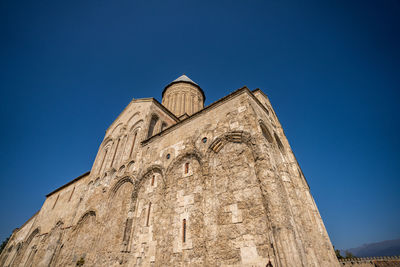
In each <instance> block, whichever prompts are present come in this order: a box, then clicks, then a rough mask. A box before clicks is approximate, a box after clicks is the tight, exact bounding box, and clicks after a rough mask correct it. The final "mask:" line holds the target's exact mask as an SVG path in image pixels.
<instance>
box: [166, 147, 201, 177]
mask: <svg viewBox="0 0 400 267" xmlns="http://www.w3.org/2000/svg"><path fill="white" fill-rule="evenodd" d="M187 158H194V159H195V160H196V161H197V162H198V163H199V164H200V170H201V172H202V173H201V175H204V174H206V173H207V169H206V168H207V166H208V164H207V161H205V160H204V158H205V157H204V156H203V155H202V153H201V152H200V151H199V150H197V149H196V148H192V149H190V150H186V151H185V152H183V153H182V154H181V155H179V156H178V157H176V158H175V159H174V160H173V161H172V162H171V163H170V164H169V166H168V168H167V170H166V171H165V176H166V177H167V176H168V175H170V174H171V172H172V170H174V169H175V168H176V167H178V166H179V165H181V164H182V163H183V162H184V161H185V160H186V159H187Z"/></svg>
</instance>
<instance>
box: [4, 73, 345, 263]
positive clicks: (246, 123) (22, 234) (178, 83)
mask: <svg viewBox="0 0 400 267" xmlns="http://www.w3.org/2000/svg"><path fill="white" fill-rule="evenodd" d="M204 100H205V94H204V91H203V90H202V89H201V88H200V86H199V85H198V84H196V83H195V82H193V81H192V80H191V79H189V78H188V77H187V76H185V75H183V76H181V77H179V78H178V79H176V80H174V81H173V82H171V83H170V84H168V85H167V86H166V87H165V88H164V90H163V92H162V103H159V102H158V101H157V100H155V99H154V98H143V99H133V100H132V101H131V102H130V103H129V104H128V106H127V107H126V108H125V109H124V110H123V111H122V113H121V114H120V115H119V116H118V117H117V118H116V120H115V121H114V122H113V123H112V124H111V125H110V126H109V128H108V129H107V130H106V133H105V136H104V140H103V141H102V143H101V144H100V146H99V150H98V153H97V156H96V158H95V160H94V163H93V166H92V168H91V170H90V171H89V172H87V173H84V174H82V175H81V176H79V177H77V178H75V179H73V180H72V181H71V182H69V183H67V184H65V185H63V186H61V187H60V188H58V189H56V190H54V191H53V192H51V193H49V194H48V195H47V196H46V200H45V202H44V204H43V206H42V208H41V209H40V210H39V211H38V212H37V213H36V214H35V215H34V216H33V217H32V218H30V219H29V220H28V221H27V222H26V223H25V224H24V225H22V226H21V227H20V228H17V229H16V230H14V232H13V234H12V236H11V238H10V241H9V242H8V244H7V246H6V247H5V249H4V250H3V252H2V254H1V255H0V266H107V267H108V266H260V267H261V266H268V267H271V266H273V267H285V266H293V267H299V266H321V267H329V266H339V262H338V260H337V258H336V256H335V253H334V250H333V248H332V244H331V242H330V240H329V237H328V234H327V231H326V229H325V226H324V224H323V222H322V219H321V217H320V214H319V212H318V209H317V206H316V204H315V202H314V200H313V197H312V196H311V194H310V189H309V186H308V184H307V181H306V179H305V177H304V175H303V173H302V171H301V168H300V167H299V164H298V162H297V160H296V158H295V156H294V154H293V152H292V150H291V148H290V145H289V142H288V140H287V139H286V137H285V134H284V131H283V129H282V126H281V124H280V123H279V120H278V118H277V116H276V114H275V112H274V110H273V108H272V106H271V103H270V101H269V99H268V97H267V96H266V95H265V94H264V93H263V92H262V91H261V90H260V89H255V90H249V89H248V88H247V87H243V88H240V89H238V90H236V91H234V92H232V93H231V94H229V95H227V96H225V97H223V98H221V99H219V100H218V101H216V102H214V103H212V104H210V105H209V106H207V107H204Z"/></svg>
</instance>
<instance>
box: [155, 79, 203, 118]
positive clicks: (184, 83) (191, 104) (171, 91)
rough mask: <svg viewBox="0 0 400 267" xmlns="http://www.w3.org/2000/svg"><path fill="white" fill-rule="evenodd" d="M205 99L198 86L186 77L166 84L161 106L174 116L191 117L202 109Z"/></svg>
mask: <svg viewBox="0 0 400 267" xmlns="http://www.w3.org/2000/svg"><path fill="white" fill-rule="evenodd" d="M205 99H206V97H205V95H204V92H203V90H202V89H201V88H200V86H199V85H198V84H197V83H195V82H194V81H192V80H191V79H190V78H189V77H187V76H186V75H182V76H180V77H179V78H177V79H176V80H174V81H173V82H171V83H170V84H168V85H167V86H166V87H165V88H164V91H163V93H162V104H163V106H165V107H166V108H168V109H169V110H170V111H171V112H172V113H174V115H175V116H177V117H180V116H182V115H184V114H185V113H186V114H187V115H189V116H190V115H192V114H194V113H196V112H197V111H199V110H201V109H203V107H204V100H205Z"/></svg>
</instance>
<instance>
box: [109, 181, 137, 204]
mask: <svg viewBox="0 0 400 267" xmlns="http://www.w3.org/2000/svg"><path fill="white" fill-rule="evenodd" d="M125 183H131V184H132V185H134V182H133V180H132V179H131V178H130V177H129V176H125V177H123V178H121V179H119V180H118V181H117V182H115V183H114V185H113V186H112V187H111V189H110V193H109V199H110V200H111V199H113V198H114V197H115V194H116V193H117V192H118V189H119V188H120V187H121V186H122V185H123V184H125Z"/></svg>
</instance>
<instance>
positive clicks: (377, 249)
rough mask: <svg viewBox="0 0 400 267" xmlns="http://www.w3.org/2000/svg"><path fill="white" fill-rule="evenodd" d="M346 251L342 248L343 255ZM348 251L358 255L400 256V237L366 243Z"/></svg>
mask: <svg viewBox="0 0 400 267" xmlns="http://www.w3.org/2000/svg"><path fill="white" fill-rule="evenodd" d="M344 251H346V250H342V255H344V254H345V253H344ZM347 251H349V252H351V253H352V254H353V255H354V256H357V257H377V256H398V255H400V239H394V240H386V241H382V242H377V243H370V244H364V245H362V246H360V247H357V248H350V249H347Z"/></svg>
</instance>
